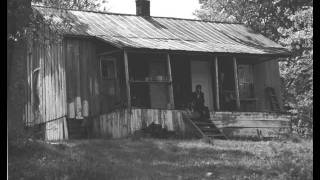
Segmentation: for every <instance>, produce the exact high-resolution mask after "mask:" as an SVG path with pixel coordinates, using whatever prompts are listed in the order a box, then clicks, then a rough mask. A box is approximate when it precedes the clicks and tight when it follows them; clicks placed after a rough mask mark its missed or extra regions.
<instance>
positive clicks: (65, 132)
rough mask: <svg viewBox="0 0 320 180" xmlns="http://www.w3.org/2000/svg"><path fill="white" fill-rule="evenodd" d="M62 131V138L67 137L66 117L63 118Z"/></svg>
mask: <svg viewBox="0 0 320 180" xmlns="http://www.w3.org/2000/svg"><path fill="white" fill-rule="evenodd" d="M63 131H64V139H66V140H68V139H69V133H68V124H67V118H66V117H64V118H63Z"/></svg>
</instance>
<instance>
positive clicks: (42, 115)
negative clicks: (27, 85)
mask: <svg viewBox="0 0 320 180" xmlns="http://www.w3.org/2000/svg"><path fill="white" fill-rule="evenodd" d="M38 45H39V48H40V54H39V56H40V64H41V65H40V67H41V69H40V75H41V76H40V80H41V81H40V83H41V89H40V92H41V96H40V99H41V100H40V103H41V105H40V107H41V119H42V122H46V121H45V120H46V119H45V113H46V112H45V110H46V109H45V94H44V93H45V81H44V80H45V62H44V50H43V43H42V42H41V41H38Z"/></svg>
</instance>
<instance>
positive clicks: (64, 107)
mask: <svg viewBox="0 0 320 180" xmlns="http://www.w3.org/2000/svg"><path fill="white" fill-rule="evenodd" d="M61 52H62V63H61V68H62V95H63V101H62V102H63V108H62V109H63V115H67V89H66V82H67V78H66V52H67V46H66V41H65V40H63V41H62V45H61Z"/></svg>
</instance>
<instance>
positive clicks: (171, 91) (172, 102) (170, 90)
mask: <svg viewBox="0 0 320 180" xmlns="http://www.w3.org/2000/svg"><path fill="white" fill-rule="evenodd" d="M170 61H171V59H170V54H169V53H168V54H167V65H168V77H169V79H168V80H169V101H170V106H171V107H170V108H172V109H173V108H174V98H173V87H172V86H173V85H172V73H171V63H170Z"/></svg>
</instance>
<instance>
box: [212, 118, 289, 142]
mask: <svg viewBox="0 0 320 180" xmlns="http://www.w3.org/2000/svg"><path fill="white" fill-rule="evenodd" d="M210 118H211V120H212V122H213V123H214V124H215V125H216V126H217V127H218V128H219V129H221V130H222V131H223V132H224V133H225V134H226V135H227V136H229V137H236V136H241V137H243V136H257V130H259V131H261V133H262V135H263V136H265V137H271V136H277V135H278V134H279V133H282V132H287V131H289V129H290V116H289V115H286V114H279V113H271V112H210Z"/></svg>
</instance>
